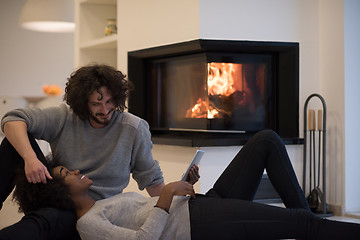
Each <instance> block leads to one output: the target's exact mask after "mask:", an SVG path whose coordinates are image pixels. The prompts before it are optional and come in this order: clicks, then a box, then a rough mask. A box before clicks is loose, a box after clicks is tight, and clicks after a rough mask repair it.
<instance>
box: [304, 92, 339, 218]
mask: <svg viewBox="0 0 360 240" xmlns="http://www.w3.org/2000/svg"><path fill="white" fill-rule="evenodd" d="M313 97H317V98H319V99H320V100H321V102H322V108H323V109H322V110H318V121H317V123H318V124H317V128H316V124H315V123H316V121H315V118H316V114H315V111H314V110H309V118H308V114H307V113H308V110H307V108H308V103H309V101H310V100H311V99H312V98H313ZM308 128H309V129H308ZM316 136H318V146H317V149H316ZM321 139H322V144H321ZM308 140H309V141H308ZM308 142H309V144H308ZM308 146H309V148H308ZM308 149H309V151H308ZM303 155H304V162H303V164H304V168H303V191H304V194H305V196H306V184H308V186H309V195H308V197H307V199H308V201H309V199H311V200H314V198H316V199H315V200H316V201H319V205H318V207H316V208H315V209H314V208H312V207H311V210H312V211H313V212H314V213H316V214H318V215H321V216H322V217H327V216H331V215H332V214H331V213H329V212H328V209H327V203H326V103H325V100H324V98H323V97H322V96H321V95H319V94H316V93H315V94H312V95H310V96H309V97H308V98H307V99H306V101H305V105H304V154H303ZM307 162H309V169H308V171H309V172H307ZM321 168H322V171H321ZM307 173H308V175H307ZM307 176H308V177H309V182H308V183H307V181H306V179H307ZM320 176H321V177H322V178H321V177H320ZM320 180H322V181H320Z"/></svg>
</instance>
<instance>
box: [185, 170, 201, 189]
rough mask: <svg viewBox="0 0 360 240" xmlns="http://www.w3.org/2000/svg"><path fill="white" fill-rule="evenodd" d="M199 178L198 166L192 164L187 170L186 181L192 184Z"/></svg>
mask: <svg viewBox="0 0 360 240" xmlns="http://www.w3.org/2000/svg"><path fill="white" fill-rule="evenodd" d="M199 179H200V173H199V167H198V166H197V165H193V166H192V167H191V169H190V171H189V176H188V179H186V181H188V182H189V183H190V184H191V185H194V184H195V183H197V181H199Z"/></svg>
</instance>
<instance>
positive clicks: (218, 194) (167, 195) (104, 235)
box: [14, 131, 360, 240]
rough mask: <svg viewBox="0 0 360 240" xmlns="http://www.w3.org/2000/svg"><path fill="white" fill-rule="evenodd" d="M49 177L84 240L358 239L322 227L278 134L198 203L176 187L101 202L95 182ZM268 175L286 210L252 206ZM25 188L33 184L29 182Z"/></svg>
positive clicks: (62, 172) (344, 230) (250, 149)
mask: <svg viewBox="0 0 360 240" xmlns="http://www.w3.org/2000/svg"><path fill="white" fill-rule="evenodd" d="M49 169H52V171H51V172H52V176H53V180H49V181H56V182H59V183H60V184H63V186H62V187H60V188H61V189H67V193H62V194H60V195H61V196H62V197H63V198H64V199H71V200H72V202H73V207H74V209H75V211H76V215H77V218H78V221H77V230H78V232H79V234H80V236H81V238H82V239H83V240H88V239H152V240H153V239H193V240H194V239H283V238H301V239H359V237H360V225H359V224H353V223H344V222H336V221H330V220H326V219H320V218H318V217H316V216H315V215H313V214H312V213H311V211H310V210H309V206H308V204H307V202H306V200H305V197H304V195H303V193H302V191H301V188H300V186H299V184H298V182H297V179H296V176H295V173H294V171H293V168H292V166H291V163H290V160H289V157H288V155H287V153H286V150H285V147H284V145H283V143H282V141H281V139H280V138H279V136H278V135H276V134H275V133H274V132H273V131H262V132H260V133H258V134H256V135H255V136H254V137H253V138H252V139H250V140H249V141H248V143H247V144H246V145H245V146H244V147H243V148H242V150H241V151H240V152H239V153H238V154H237V156H235V158H234V159H233V161H232V162H231V163H230V165H229V166H228V167H227V168H226V169H225V171H224V172H223V174H222V175H221V176H220V177H219V179H218V180H217V182H216V183H215V185H214V187H213V188H212V189H211V190H210V191H209V192H208V193H207V194H205V195H195V193H194V189H193V187H192V185H191V184H190V183H187V182H173V183H169V184H167V185H166V186H165V187H164V189H163V190H162V192H161V195H160V197H156V198H146V197H143V196H141V195H139V194H136V193H122V194H118V195H116V196H113V197H111V198H108V199H104V200H99V201H95V200H94V199H92V198H91V197H90V195H89V194H88V189H89V187H90V186H91V184H92V180H91V179H89V178H87V177H86V176H85V175H82V174H81V173H80V172H79V171H77V170H76V171H69V170H68V169H66V168H65V167H63V166H57V167H55V168H49ZM264 169H266V171H267V173H268V175H269V178H270V180H271V181H272V183H273V185H274V187H275V188H276V190H277V191H278V193H279V195H280V196H281V198H282V200H283V202H284V204H285V206H286V207H287V209H286V208H280V207H274V206H269V205H263V204H258V203H253V202H251V200H252V199H253V197H254V194H255V192H256V189H257V186H258V184H259V181H260V179H261V175H262V173H263V170H264ZM193 172H197V171H193ZM192 179H193V180H194V179H195V180H196V179H197V176H196V175H193V176H192ZM22 182H25V183H27V181H26V179H23V180H22ZM42 185H43V184H42ZM19 186H20V188H21V185H17V190H16V191H15V195H14V196H15V198H16V199H17V200H18V202H19V203H20V207H22V208H23V207H24V206H25V205H26V204H27V206H28V207H29V205H28V203H29V202H31V200H24V199H22V198H21V196H19V194H18V192H19V191H20V190H21V191H24V190H25V191H26V190H28V192H29V194H30V196H31V192H30V190H29V188H27V189H18V188H19ZM47 189H48V190H49V191H50V192H56V191H57V189H54V188H51V187H47ZM44 191H47V190H45V189H44ZM65 192H66V191H65ZM54 194H55V193H54ZM50 202H51V201H49V200H48V202H47V203H44V204H47V205H49V204H50ZM64 202H68V201H64ZM49 206H51V205H49ZM66 206H68V205H66ZM56 207H60V206H56Z"/></svg>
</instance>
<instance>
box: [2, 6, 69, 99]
mask: <svg viewBox="0 0 360 240" xmlns="http://www.w3.org/2000/svg"><path fill="white" fill-rule="evenodd" d="M24 3H25V0H16V1H6V0H2V1H0V30H1V35H0V62H1V64H0V72H1V76H0V79H1V88H0V96H15V97H18V96H31V97H33V96H36V97H38V96H43V93H42V87H43V85H45V84H57V85H59V86H60V87H62V88H63V87H64V86H65V82H66V78H67V77H68V76H69V75H70V73H71V72H72V70H73V65H74V60H73V59H74V53H73V52H74V48H73V45H74V44H73V42H74V34H73V33H67V34H56V33H41V32H33V31H29V30H25V29H22V28H21V27H20V26H19V24H18V18H19V14H20V11H21V8H22V6H23V5H24Z"/></svg>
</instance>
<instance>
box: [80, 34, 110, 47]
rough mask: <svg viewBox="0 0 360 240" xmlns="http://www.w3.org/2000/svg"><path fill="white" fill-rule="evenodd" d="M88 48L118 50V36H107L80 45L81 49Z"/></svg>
mask: <svg viewBox="0 0 360 240" xmlns="http://www.w3.org/2000/svg"><path fill="white" fill-rule="evenodd" d="M87 48H102V49H116V48H117V34H114V35H111V36H105V37H102V38H98V39H93V40H88V41H86V42H83V43H81V44H80V49H87Z"/></svg>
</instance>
